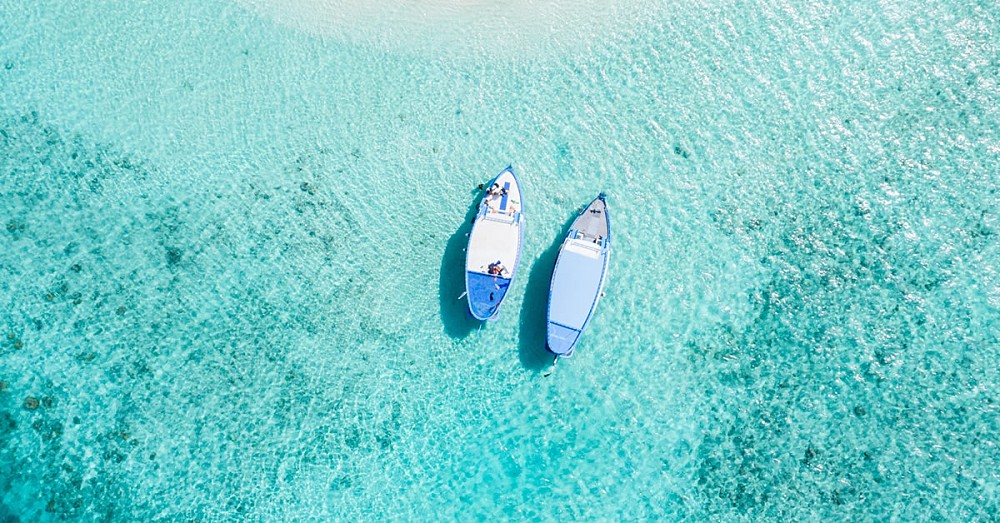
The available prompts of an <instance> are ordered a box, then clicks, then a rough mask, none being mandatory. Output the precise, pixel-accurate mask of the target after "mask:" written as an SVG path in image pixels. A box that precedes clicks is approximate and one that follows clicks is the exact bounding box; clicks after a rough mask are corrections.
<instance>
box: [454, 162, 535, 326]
mask: <svg viewBox="0 0 1000 523" xmlns="http://www.w3.org/2000/svg"><path fill="white" fill-rule="evenodd" d="M523 238H524V205H523V199H522V197H521V184H520V182H519V180H518V179H517V174H515V173H514V169H513V167H511V166H509V165H508V166H507V168H506V169H504V170H503V171H501V172H500V174H498V175H497V176H496V178H494V179H493V181H491V182H490V185H489V186H488V187H487V188H486V194H485V195H484V196H483V200H482V202H481V203H480V204H479V211H478V212H477V213H476V218H475V221H474V223H473V225H472V232H470V233H469V247H468V248H467V249H466V254H465V292H466V295H467V296H468V300H469V313H471V314H472V316H473V317H474V318H476V319H478V320H493V319H496V317H497V315H498V314H499V313H500V304H502V303H503V300H504V298H505V297H506V296H507V291H508V290H509V289H510V284H511V282H513V281H514V275H515V274H517V265H518V262H520V261H521V242H522V240H523Z"/></svg>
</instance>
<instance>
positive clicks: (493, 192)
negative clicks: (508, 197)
mask: <svg viewBox="0 0 1000 523" xmlns="http://www.w3.org/2000/svg"><path fill="white" fill-rule="evenodd" d="M502 190H503V189H501V188H500V184H499V183H496V182H493V185H492V186H490V188H489V190H487V191H486V195H487V196H496V195H498V194H500V191H502Z"/></svg>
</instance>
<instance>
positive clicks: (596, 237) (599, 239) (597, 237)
mask: <svg viewBox="0 0 1000 523" xmlns="http://www.w3.org/2000/svg"><path fill="white" fill-rule="evenodd" d="M594 243H601V235H600V234H598V235H597V236H595V237H594Z"/></svg>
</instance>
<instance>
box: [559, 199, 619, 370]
mask: <svg viewBox="0 0 1000 523" xmlns="http://www.w3.org/2000/svg"><path fill="white" fill-rule="evenodd" d="M610 254H611V220H610V218H609V217H608V206H607V202H605V196H604V193H601V194H600V195H599V196H598V197H597V198H595V199H594V201H592V202H590V205H588V206H587V208H586V209H584V210H583V212H582V213H580V216H578V217H577V218H576V220H575V221H574V222H573V225H572V227H570V230H569V233H568V234H567V235H566V240H564V241H563V244H562V246H561V247H560V248H559V257H558V258H556V266H555V268H554V269H553V270H552V282H551V283H550V286H549V311H548V322H547V325H546V333H545V335H546V339H545V345H546V347H547V348H548V350H549V351H550V352H551V353H552V354H555V355H556V358H559V357H564V358H568V357H570V356H572V355H573V350H574V348H575V347H576V344H577V342H578V341H580V335H581V334H582V333H583V330H584V329H586V328H587V324H588V323H590V319H591V317H593V315H594V308H595V307H597V302H598V301H599V300H600V299H601V294H602V290H603V289H604V280H605V278H606V277H607V274H608V258H609V256H610Z"/></svg>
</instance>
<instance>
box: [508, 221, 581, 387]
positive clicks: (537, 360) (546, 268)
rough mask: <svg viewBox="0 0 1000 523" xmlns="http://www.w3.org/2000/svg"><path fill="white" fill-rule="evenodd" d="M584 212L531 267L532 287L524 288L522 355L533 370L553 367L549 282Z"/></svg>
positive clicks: (529, 280) (571, 222)
mask: <svg viewBox="0 0 1000 523" xmlns="http://www.w3.org/2000/svg"><path fill="white" fill-rule="evenodd" d="M580 210H581V209H574V210H573V212H572V213H571V214H570V216H569V218H568V219H567V220H566V222H565V223H563V226H562V229H561V230H560V231H559V235H558V236H557V237H556V238H555V241H554V242H553V243H552V245H549V248H548V249H545V252H543V253H542V254H541V256H539V257H538V259H536V260H535V262H534V263H533V264H531V271H530V272H529V273H528V284H527V285H526V286H525V289H524V301H523V303H521V322H520V323H521V324H520V342H519V343H518V356H519V357H520V358H521V365H524V368H526V369H528V370H533V371H541V370H544V369H550V370H551V367H552V360H553V358H554V357H555V356H553V355H552V353H551V352H549V351H548V350H547V349H546V348H545V322H546V318H547V315H548V308H549V283H550V282H551V280H552V269H554V268H555V266H556V258H557V257H558V256H559V247H561V246H562V243H563V240H565V239H566V235H567V234H568V233H569V229H570V227H572V226H573V222H574V221H576V218H577V216H578V215H579V214H580Z"/></svg>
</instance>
